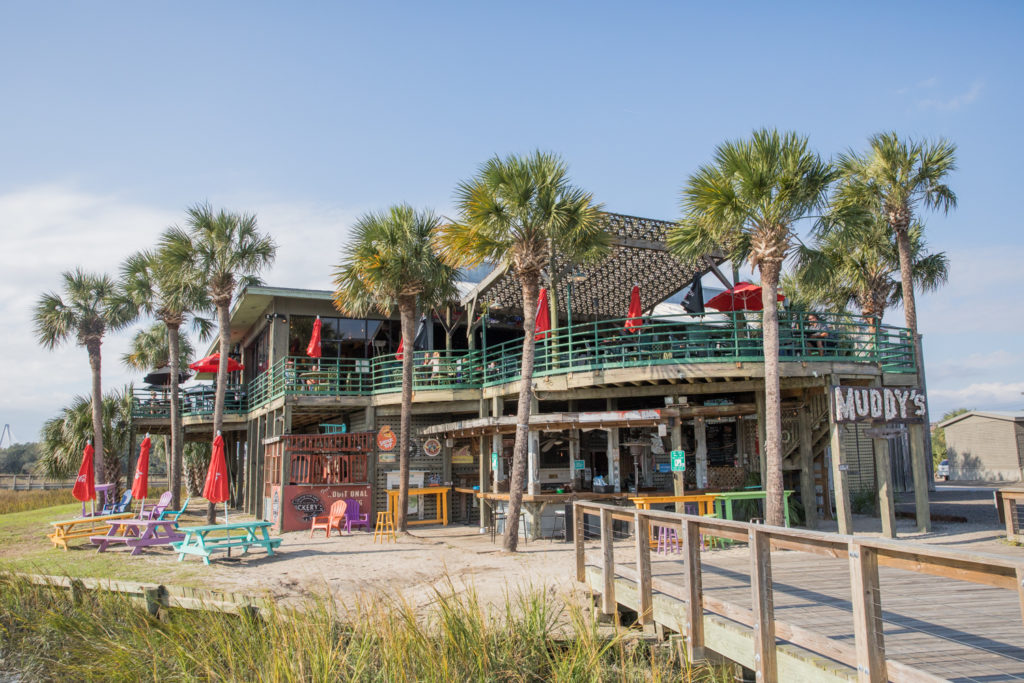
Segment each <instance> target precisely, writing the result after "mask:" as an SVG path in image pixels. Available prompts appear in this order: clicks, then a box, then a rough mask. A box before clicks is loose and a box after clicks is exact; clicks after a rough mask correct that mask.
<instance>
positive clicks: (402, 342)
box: [395, 337, 405, 360]
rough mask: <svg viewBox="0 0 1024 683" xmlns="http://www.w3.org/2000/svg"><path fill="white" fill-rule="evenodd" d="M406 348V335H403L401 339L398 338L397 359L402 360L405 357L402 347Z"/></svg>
mask: <svg viewBox="0 0 1024 683" xmlns="http://www.w3.org/2000/svg"><path fill="white" fill-rule="evenodd" d="M404 348H405V337H402V338H401V339H399V340H398V351H396V352H395V358H396V359H398V360H402V359H403V358H405V354H404V353H402V349H404Z"/></svg>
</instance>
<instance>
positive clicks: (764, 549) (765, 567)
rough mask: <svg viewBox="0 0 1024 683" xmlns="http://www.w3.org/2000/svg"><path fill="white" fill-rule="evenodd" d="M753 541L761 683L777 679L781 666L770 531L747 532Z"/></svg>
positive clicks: (756, 659)
mask: <svg viewBox="0 0 1024 683" xmlns="http://www.w3.org/2000/svg"><path fill="white" fill-rule="evenodd" d="M748 538H749V541H750V591H751V596H752V598H753V606H754V610H753V611H754V671H755V672H756V673H757V680H758V682H759V683H775V681H777V680H778V667H777V663H776V652H775V605H774V603H773V599H772V559H771V543H770V540H769V538H768V534H766V533H765V532H763V531H760V530H758V529H750V531H749V532H748Z"/></svg>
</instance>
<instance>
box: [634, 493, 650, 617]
mask: <svg viewBox="0 0 1024 683" xmlns="http://www.w3.org/2000/svg"><path fill="white" fill-rule="evenodd" d="M633 519H634V520H635V523H634V525H633V532H634V536H635V537H636V574H637V587H636V589H637V594H638V596H639V602H640V609H639V610H638V612H639V619H640V623H641V624H651V623H653V622H654V594H653V591H652V590H651V520H650V519H648V518H647V516H646V515H644V514H643V513H642V512H641V511H640V510H637V511H636V512H634V513H633Z"/></svg>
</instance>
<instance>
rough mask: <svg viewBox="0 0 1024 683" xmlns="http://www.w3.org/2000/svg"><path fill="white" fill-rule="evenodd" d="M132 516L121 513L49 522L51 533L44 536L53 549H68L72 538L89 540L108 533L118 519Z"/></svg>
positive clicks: (128, 513) (127, 513)
mask: <svg viewBox="0 0 1024 683" xmlns="http://www.w3.org/2000/svg"><path fill="white" fill-rule="evenodd" d="M131 516H132V513H130V512H121V513H118V514H116V515H96V516H95V517H79V518H76V519H65V520H62V521H60V522H50V526H52V527H53V531H52V532H50V533H48V534H47V535H46V537H47V538H49V539H50V541H51V542H52V543H53V547H54V548H57V547H63V548H64V550H67V549H68V541H70V540H71V539H74V538H89V537H92V536H95V535H97V534H106V533H109V532H110V523H111V522H112V521H114V520H118V519H127V518H129V517H131Z"/></svg>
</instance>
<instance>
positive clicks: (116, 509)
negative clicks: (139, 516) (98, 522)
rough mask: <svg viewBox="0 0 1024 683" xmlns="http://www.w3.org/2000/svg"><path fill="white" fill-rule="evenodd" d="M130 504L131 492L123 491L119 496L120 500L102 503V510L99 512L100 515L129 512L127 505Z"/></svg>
mask: <svg viewBox="0 0 1024 683" xmlns="http://www.w3.org/2000/svg"><path fill="white" fill-rule="evenodd" d="M131 504H132V492H131V491H125V492H124V495H123V496H121V500H119V501H117V502H116V503H114V504H113V505H104V506H103V510H102V511H101V512H100V514H101V515H117V514H120V513H122V512H129V510H128V507H129V506H130V505H131Z"/></svg>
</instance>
